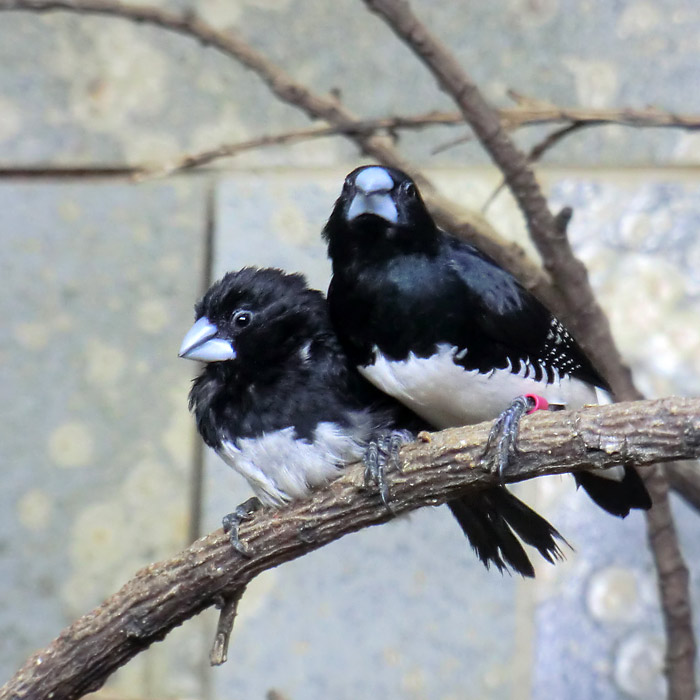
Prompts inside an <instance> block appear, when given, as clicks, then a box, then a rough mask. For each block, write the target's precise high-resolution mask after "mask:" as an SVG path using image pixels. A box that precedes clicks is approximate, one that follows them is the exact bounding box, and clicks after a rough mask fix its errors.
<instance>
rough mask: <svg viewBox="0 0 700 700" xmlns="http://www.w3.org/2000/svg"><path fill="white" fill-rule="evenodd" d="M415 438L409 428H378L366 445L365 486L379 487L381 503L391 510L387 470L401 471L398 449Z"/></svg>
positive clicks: (364, 457) (363, 458) (364, 461)
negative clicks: (373, 485)
mask: <svg viewBox="0 0 700 700" xmlns="http://www.w3.org/2000/svg"><path fill="white" fill-rule="evenodd" d="M413 440H415V436H414V435H413V433H411V432H410V431H409V430H380V431H379V432H377V433H375V435H374V436H373V437H372V439H371V440H370V441H369V444H368V445H367V449H366V450H365V453H364V455H363V456H362V461H363V463H364V465H365V487H366V488H368V487H369V486H370V485H371V484H375V485H376V486H377V487H378V488H379V495H380V497H381V499H382V503H383V504H384V505H385V506H386V507H387V508H388V509H389V510H391V505H390V503H389V484H388V483H387V481H386V475H387V473H388V472H389V471H391V470H395V471H401V459H400V458H399V451H400V450H401V448H402V447H403V446H404V445H405V444H406V443H408V442H412V441H413Z"/></svg>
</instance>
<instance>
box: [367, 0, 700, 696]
mask: <svg viewBox="0 0 700 700" xmlns="http://www.w3.org/2000/svg"><path fill="white" fill-rule="evenodd" d="M364 2H365V4H366V5H367V6H368V7H369V8H370V9H371V10H372V11H373V12H376V13H377V14H379V15H381V17H382V18H383V19H384V20H385V21H386V22H387V24H388V25H389V26H390V27H391V29H392V30H393V31H394V32H395V33H396V34H397V35H398V36H399V37H400V38H401V39H403V41H404V42H405V43H406V44H407V45H408V46H409V47H410V48H411V49H412V50H413V51H414V52H415V53H416V55H417V56H418V57H419V58H420V59H421V60H422V61H423V62H424V63H425V64H426V66H427V67H428V68H429V69H430V71H431V72H432V73H433V75H434V76H435V78H436V80H437V81H438V83H439V84H440V86H441V87H442V88H443V89H444V90H445V91H446V92H447V93H448V94H449V95H450V96H451V97H452V98H453V100H454V101H455V103H456V104H457V106H458V107H459V108H460V109H461V111H462V113H463V114H464V116H465V118H466V120H467V121H468V122H469V124H470V125H471V127H472V129H473V131H474V133H475V135H476V136H477V138H478V139H479V140H480V141H481V143H482V145H483V146H484V148H485V149H486V151H487V152H488V153H489V155H490V156H491V157H492V158H493V160H494V161H495V162H496V164H497V165H498V166H499V168H500V169H501V171H502V172H503V175H504V177H505V180H506V182H507V184H508V186H509V187H510V189H511V191H512V193H513V196H514V197H515V199H516V200H517V202H518V204H519V205H520V208H521V210H522V212H523V215H524V216H525V218H526V221H527V224H528V230H529V231H530V236H531V238H532V240H533V242H534V243H535V245H536V246H537V250H538V251H539V253H540V255H541V257H542V261H543V264H544V267H545V269H546V270H547V272H548V273H549V274H550V276H551V278H552V281H553V282H554V284H555V285H556V287H557V288H558V290H559V291H560V292H561V295H562V298H563V301H564V309H565V311H566V313H565V318H566V319H567V321H568V322H569V323H570V325H571V329H572V330H573V332H574V334H575V336H576V337H577V339H578V340H579V341H580V342H581V344H582V345H583V347H584V348H585V349H586V350H587V351H588V353H589V354H590V356H591V359H592V360H593V361H594V363H595V364H596V365H597V366H598V367H599V368H600V369H601V371H602V373H603V376H605V377H606V378H607V379H608V381H609V382H610V384H611V386H612V388H613V391H614V393H615V396H616V398H618V399H628V400H629V399H633V398H640V394H639V392H638V391H637V389H636V388H635V387H634V384H633V383H632V377H631V373H630V371H629V368H628V367H626V366H625V364H624V363H623V361H622V357H621V355H620V353H619V350H618V349H617V346H616V345H615V341H614V340H613V337H612V333H611V331H610V324H609V321H608V319H607V316H606V315H605V314H604V312H603V310H602V308H601V307H600V305H599V304H598V302H597V300H596V298H595V295H594V294H593V290H592V289H591V286H590V283H589V280H588V273H587V271H586V268H585V266H584V265H583V264H582V263H581V261H580V260H578V259H577V258H576V256H575V255H574V253H573V251H572V249H571V246H570V244H569V240H568V237H567V236H566V227H565V226H561V225H559V226H558V225H557V222H556V220H555V219H554V217H553V216H552V213H551V212H550V211H549V208H548V206H547V202H546V200H545V198H544V196H543V195H542V192H541V191H540V188H539V185H538V184H537V181H536V179H535V177H534V175H533V173H532V171H531V169H530V167H529V165H528V161H527V158H526V157H525V156H524V154H523V153H521V152H520V151H519V150H518V149H517V148H516V146H515V144H514V143H513V142H512V141H511V140H510V138H509V137H508V135H507V133H506V131H505V129H504V128H503V126H502V125H501V123H500V121H499V118H498V115H497V113H496V112H495V111H494V110H493V109H492V108H491V107H490V105H489V104H488V103H487V102H486V101H485V100H484V98H483V97H482V95H481V92H480V91H479V89H478V88H477V86H476V85H475V84H474V82H473V81H472V80H471V79H470V77H469V76H468V75H467V74H466V73H465V71H464V70H463V69H462V67H461V66H460V64H459V63H458V62H457V60H456V59H455V57H454V56H453V55H452V54H451V53H450V52H449V50H448V49H447V47H446V46H445V45H444V44H442V43H441V42H440V41H439V40H438V39H437V38H436V37H434V36H433V35H432V34H431V33H430V32H429V31H428V29H427V28H426V27H425V26H423V24H421V22H420V21H419V20H418V18H417V17H416V16H415V15H414V14H413V13H412V11H411V8H410V6H409V4H408V2H407V1H406V0H364ZM536 106H537V107H540V106H541V105H539V104H538V105H536ZM646 483H647V487H648V488H649V491H650V493H651V495H652V498H653V500H654V503H655V507H654V508H652V509H651V510H650V511H649V512H648V514H647V529H648V537H649V543H650V546H651V549H652V554H653V556H654V561H655V564H656V567H657V571H658V574H659V576H658V581H659V592H660V596H661V607H662V611H663V613H664V624H665V628H666V639H667V650H666V662H667V664H666V666H667V677H668V682H669V697H671V698H674V699H678V700H680V699H683V700H691V699H692V698H693V697H694V694H695V669H694V663H695V648H696V647H695V638H694V633H693V627H692V614H691V606H690V591H689V590H688V570H687V568H686V566H685V562H684V561H683V556H682V553H681V550H680V546H679V544H678V537H677V535H676V530H675V524H674V522H673V517H672V514H671V509H670V504H669V502H668V482H667V481H666V479H665V477H664V475H663V473H662V471H661V470H660V469H659V468H655V470H654V471H653V472H652V473H651V475H650V476H649V478H648V479H647V480H646Z"/></svg>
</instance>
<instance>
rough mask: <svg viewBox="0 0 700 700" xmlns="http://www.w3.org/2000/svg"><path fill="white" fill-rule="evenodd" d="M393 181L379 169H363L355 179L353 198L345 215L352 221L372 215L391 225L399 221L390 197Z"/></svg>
mask: <svg viewBox="0 0 700 700" xmlns="http://www.w3.org/2000/svg"><path fill="white" fill-rule="evenodd" d="M393 188H394V180H393V178H392V177H391V175H389V173H388V172H387V171H386V170H385V169H384V168H380V167H371V168H365V170H362V171H361V172H360V173H358V174H357V177H356V178H355V196H354V197H353V200H352V202H350V206H349V207H348V211H347V214H346V217H347V220H348V221H352V220H353V219H356V218H357V217H358V216H361V215H362V214H374V215H375V216H378V217H379V218H381V219H384V220H385V221H388V222H389V223H391V224H396V223H398V221H399V213H398V211H397V209H396V203H395V202H394V199H393V197H392V196H391V190H392V189H393Z"/></svg>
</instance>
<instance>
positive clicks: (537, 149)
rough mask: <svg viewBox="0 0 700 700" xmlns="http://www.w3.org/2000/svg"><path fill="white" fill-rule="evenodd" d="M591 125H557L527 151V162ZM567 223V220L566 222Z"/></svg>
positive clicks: (493, 195) (492, 197)
mask: <svg viewBox="0 0 700 700" xmlns="http://www.w3.org/2000/svg"><path fill="white" fill-rule="evenodd" d="M587 126H593V122H574V123H573V124H567V125H566V126H562V127H559V128H558V129H555V130H554V131H551V132H550V133H549V134H547V136H545V137H544V138H543V139H542V140H541V141H538V142H537V143H536V144H535V145H534V146H533V147H532V148H531V149H530V150H529V152H528V154H527V162H528V163H530V165H532V164H533V163H536V162H537V161H538V160H540V158H542V156H543V155H544V154H545V153H546V152H547V151H548V150H550V149H551V148H554V146H556V145H557V144H558V143H559V142H560V141H561V140H562V139H564V138H566V137H567V136H569V135H570V134H573V133H575V132H576V131H580V130H581V129H583V128H585V127H587ZM506 184H507V183H506V181H505V179H503V180H501V183H500V184H499V185H498V187H496V189H495V190H494V191H493V192H492V193H491V195H490V196H489V198H488V199H487V200H486V201H485V202H484V204H483V206H482V207H481V213H482V214H485V213H486V211H487V210H488V208H489V207H490V206H491V204H493V202H494V200H495V199H496V197H498V195H499V194H500V193H501V191H502V190H503V188H504V187H505V186H506ZM567 223H568V222H567Z"/></svg>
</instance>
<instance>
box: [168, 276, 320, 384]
mask: <svg viewBox="0 0 700 700" xmlns="http://www.w3.org/2000/svg"><path fill="white" fill-rule="evenodd" d="M195 318H196V321H195V323H194V325H193V326H192V327H191V328H190V330H189V331H188V332H187V334H186V335H185V337H184V339H183V341H182V345H181V347H180V352H179V355H180V357H184V358H187V359H190V360H200V361H202V362H207V363H219V364H220V366H225V367H228V368H231V369H237V370H241V369H246V368H247V369H251V370H253V371H260V370H261V369H262V368H264V367H265V366H267V365H270V366H272V365H275V364H279V363H280V362H281V361H282V360H283V359H284V358H285V355H291V354H293V353H294V352H295V351H297V350H298V351H301V350H302V348H303V347H304V346H305V344H308V342H309V341H311V340H312V339H313V337H314V335H313V333H314V329H319V328H320V329H323V328H326V327H327V325H328V321H327V320H326V302H325V299H324V298H323V295H322V294H321V293H320V292H317V291H315V290H311V289H309V288H308V287H307V286H306V281H305V279H304V277H303V276H302V275H298V274H292V275H288V274H285V273H283V272H282V271H280V270H276V269H271V268H270V269H256V268H251V267H247V268H243V269H242V270H239V271H237V272H229V273H228V274H226V275H225V276H224V277H223V278H222V279H220V280H219V281H218V282H215V283H214V284H213V285H212V286H211V287H210V289H209V290H208V291H207V292H206V294H205V295H204V296H203V297H202V299H201V300H200V301H199V302H198V303H197V304H196V306H195Z"/></svg>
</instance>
